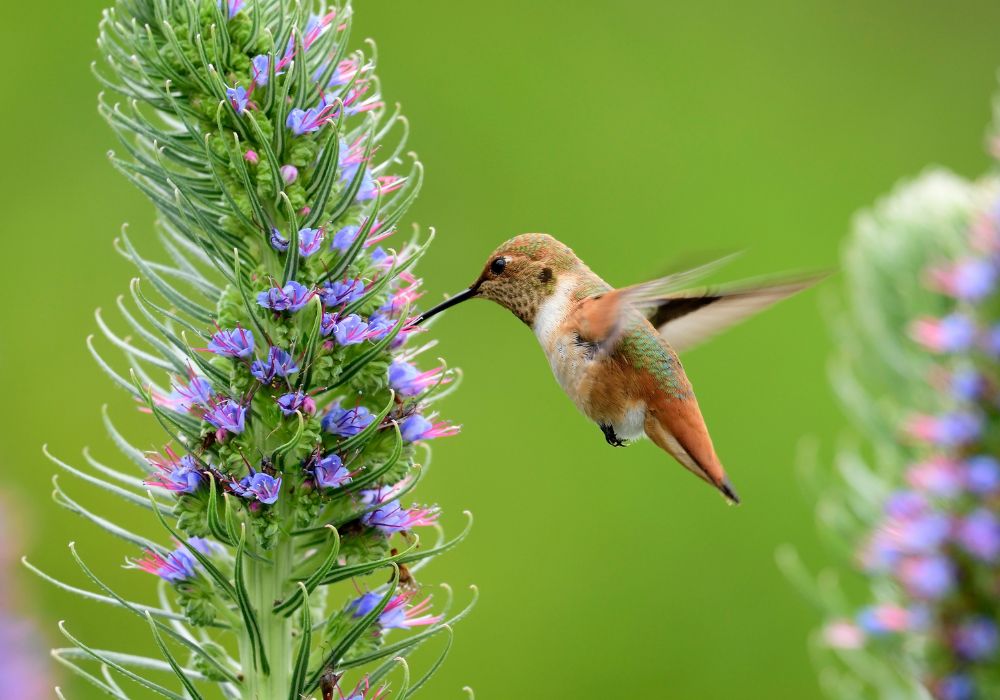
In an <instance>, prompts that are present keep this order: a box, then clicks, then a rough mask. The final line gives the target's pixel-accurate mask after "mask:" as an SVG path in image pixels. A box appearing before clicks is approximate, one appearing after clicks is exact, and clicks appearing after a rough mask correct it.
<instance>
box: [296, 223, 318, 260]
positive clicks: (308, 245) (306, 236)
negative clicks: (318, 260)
mask: <svg viewBox="0 0 1000 700" xmlns="http://www.w3.org/2000/svg"><path fill="white" fill-rule="evenodd" d="M321 245H323V229H321V228H303V229H299V255H301V256H302V257H303V258H308V257H309V256H310V255H312V254H313V253H315V252H316V251H317V250H319V248H320V246H321Z"/></svg>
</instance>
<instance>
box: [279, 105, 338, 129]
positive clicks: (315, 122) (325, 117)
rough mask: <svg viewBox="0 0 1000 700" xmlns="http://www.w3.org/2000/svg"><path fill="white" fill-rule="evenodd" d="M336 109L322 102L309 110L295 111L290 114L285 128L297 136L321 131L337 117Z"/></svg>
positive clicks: (297, 109)
mask: <svg viewBox="0 0 1000 700" xmlns="http://www.w3.org/2000/svg"><path fill="white" fill-rule="evenodd" d="M335 112H336V107H335V105H333V104H326V103H325V102H321V103H320V104H319V106H317V107H310V108H309V109H299V108H296V109H293V110H292V111H291V112H289V113H288V118H287V119H286V120H285V126H287V127H288V128H289V129H291V130H292V133H293V134H295V135H296V136H302V135H303V134H311V133H313V132H315V131H319V130H320V129H321V128H322V127H323V125H324V124H326V123H327V122H328V121H330V119H332V118H333V117H334V115H335Z"/></svg>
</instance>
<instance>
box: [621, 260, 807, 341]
mask: <svg viewBox="0 0 1000 700" xmlns="http://www.w3.org/2000/svg"><path fill="white" fill-rule="evenodd" d="M824 277H826V275H825V274H821V275H811V276H804V277H799V278H790V279H784V280H770V281H768V282H760V281H758V282H744V283H740V284H734V285H729V286H726V287H716V288H713V289H701V290H689V291H685V292H680V293H677V294H673V295H671V296H669V297H661V298H652V297H645V296H641V295H634V296H633V298H632V299H631V300H630V301H631V303H632V304H633V305H634V306H636V307H637V308H639V309H640V310H641V311H642V312H643V313H644V314H645V316H646V318H647V319H649V322H650V323H652V324H653V326H655V327H656V329H657V330H659V331H660V335H662V336H663V337H664V339H665V340H666V341H667V342H668V343H670V346H671V347H672V348H673V349H674V350H675V351H677V352H684V351H685V350H689V349H691V348H693V347H694V346H696V345H698V344H699V343H701V342H703V341H705V340H707V339H709V338H711V337H712V336H714V335H716V334H717V333H720V332H722V331H724V330H725V329H727V328H729V327H730V326H734V325H736V324H737V323H740V322H741V321H744V320H746V319H747V318H749V317H750V316H753V315H754V314H757V313H759V312H761V311H763V310H764V309H766V308H768V307H770V306H772V305H773V304H776V303H778V302H779V301H781V300H782V299H786V298H788V297H790V296H792V295H793V294H797V293H798V292H801V291H802V290H804V289H808V288H809V287H811V286H813V285H814V284H816V283H817V282H819V281H820V280H821V279H823V278H824Z"/></svg>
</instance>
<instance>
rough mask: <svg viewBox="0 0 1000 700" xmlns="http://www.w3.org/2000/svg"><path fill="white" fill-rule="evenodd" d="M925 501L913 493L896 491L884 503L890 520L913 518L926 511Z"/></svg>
mask: <svg viewBox="0 0 1000 700" xmlns="http://www.w3.org/2000/svg"><path fill="white" fill-rule="evenodd" d="M928 506H929V504H928V503H927V499H926V498H924V497H923V496H922V495H920V494H919V493H917V492H915V491H896V492H894V493H892V494H891V495H890V496H889V498H888V499H887V500H886V502H885V514H886V516H888V517H890V518H914V517H916V516H918V515H921V514H922V513H923V512H924V511H926V510H927V508H928Z"/></svg>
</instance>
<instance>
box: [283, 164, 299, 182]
mask: <svg viewBox="0 0 1000 700" xmlns="http://www.w3.org/2000/svg"><path fill="white" fill-rule="evenodd" d="M298 177H299V169H298V168H296V167H295V166H294V165H282V166H281V179H282V180H284V181H285V184H286V185H290V184H292V183H293V182H295V181H296V180H297V179H298Z"/></svg>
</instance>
